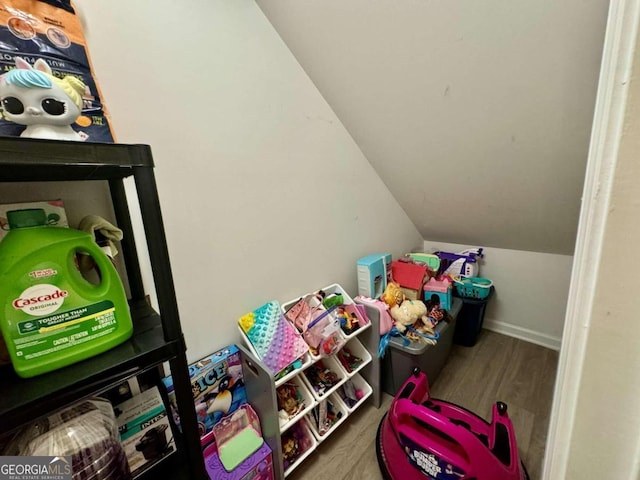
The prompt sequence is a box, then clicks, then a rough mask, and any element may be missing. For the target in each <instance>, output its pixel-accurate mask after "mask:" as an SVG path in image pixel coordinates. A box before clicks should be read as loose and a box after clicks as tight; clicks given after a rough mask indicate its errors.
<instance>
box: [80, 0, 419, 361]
mask: <svg viewBox="0 0 640 480" xmlns="http://www.w3.org/2000/svg"><path fill="white" fill-rule="evenodd" d="M76 7H78V10H79V12H80V15H81V16H82V17H83V19H84V20H83V21H84V25H85V34H86V36H87V39H88V43H89V49H90V53H91V56H92V59H93V64H94V68H95V73H96V75H97V77H98V80H99V82H100V84H101V87H102V93H103V96H104V99H105V103H106V105H107V108H108V109H109V110H110V112H111V116H112V121H113V125H114V126H115V131H116V134H117V136H118V140H119V141H120V142H124V143H148V144H150V145H151V146H152V149H153V153H154V158H155V161H156V165H157V170H156V176H157V180H158V188H159V192H160V196H161V204H162V205H161V206H162V209H163V214H164V220H165V226H166V231H167V237H168V243H169V251H170V256H171V263H172V268H173V273H174V277H175V278H174V280H175V284H176V291H177V296H178V303H179V308H180V313H181V318H182V322H183V328H184V330H185V336H186V341H187V345H188V347H189V351H188V356H189V358H190V359H191V360H194V359H196V358H198V357H200V356H202V355H204V354H206V353H209V352H210V351H212V350H213V349H215V348H219V347H222V346H224V345H225V344H228V343H231V342H235V341H238V340H239V335H238V334H237V328H236V321H237V319H238V318H239V317H240V316H241V315H243V314H244V313H246V312H248V311H250V310H253V309H255V308H257V307H259V306H260V305H262V304H263V303H265V302H267V301H269V300H272V299H275V300H280V301H287V300H290V299H292V298H294V297H296V296H297V295H300V294H302V293H304V292H307V291H310V290H315V289H318V288H321V287H323V286H325V285H328V284H331V283H334V282H337V283H340V284H342V285H343V286H344V287H345V288H346V289H347V290H348V291H351V292H354V291H355V290H356V275H355V262H356V260H357V259H358V258H359V257H360V256H363V255H366V254H368V253H371V252H374V251H390V252H392V253H394V254H395V255H399V254H402V253H404V252H405V251H408V250H410V249H412V248H416V247H419V246H421V244H422V237H421V236H420V234H419V233H418V231H417V230H416V228H415V227H414V226H413V224H412V223H411V222H410V221H409V219H408V217H407V215H406V214H405V213H404V211H403V210H402V209H401V208H400V207H399V205H398V204H397V202H396V201H395V200H394V199H393V197H392V196H391V194H390V193H389V191H388V190H387V188H386V187H385V186H384V184H383V183H382V182H381V180H380V179H379V178H378V176H377V175H376V173H375V172H374V171H373V169H372V168H371V166H370V165H369V163H368V162H367V160H366V159H365V157H364V156H363V154H362V153H361V151H360V149H359V148H358V146H357V145H356V144H355V143H354V141H353V140H352V139H351V137H350V136H349V134H348V133H347V131H346V130H345V128H344V127H343V125H342V124H341V122H340V121H339V120H338V118H337V117H336V115H335V114H334V113H333V111H332V110H331V108H329V106H328V105H327V103H326V102H325V101H324V100H323V98H322V97H321V95H320V94H319V93H318V91H317V90H316V88H315V87H314V85H313V84H312V82H311V81H310V80H309V78H308V77H307V76H306V74H305V73H304V71H303V70H302V68H301V67H300V66H299V65H298V63H297V62H296V60H295V59H294V58H293V56H292V54H291V53H290V52H289V50H288V49H287V47H286V46H285V45H284V44H283V42H282V41H281V40H280V38H279V37H278V35H277V34H276V32H275V31H274V30H273V28H272V26H271V25H270V23H269V22H268V21H267V20H266V19H265V17H264V16H263V14H262V12H261V11H260V10H259V8H258V7H257V6H256V5H255V3H254V2H253V1H252V0H219V1H214V2H194V1H189V2H187V1H185V2H180V3H179V4H178V3H176V2H172V1H169V0H154V1H151V0H140V1H136V2H130V1H125V0H116V1H110V2H90V1H80V0H78V1H77V2H76Z"/></svg>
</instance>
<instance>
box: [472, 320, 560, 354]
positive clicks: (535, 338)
mask: <svg viewBox="0 0 640 480" xmlns="http://www.w3.org/2000/svg"><path fill="white" fill-rule="evenodd" d="M482 328H486V329H487V330H491V331H492V332H496V333H502V334H503V335H508V336H510V337H515V338H519V339H520V340H524V341H525V342H529V343H535V344H536V345H540V346H542V347H546V348H550V349H552V350H556V351H560V344H561V343H562V338H559V337H552V336H551V335H547V334H546V333H540V332H536V331H534V330H529V329H528V328H523V327H519V326H517V325H512V324H510V323H505V322H498V321H496V320H487V319H485V320H484V322H483V324H482Z"/></svg>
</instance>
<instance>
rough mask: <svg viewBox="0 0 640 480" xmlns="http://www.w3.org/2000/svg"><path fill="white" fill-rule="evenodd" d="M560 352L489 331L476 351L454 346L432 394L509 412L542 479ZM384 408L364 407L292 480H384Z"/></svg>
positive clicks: (486, 410)
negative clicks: (380, 437)
mask: <svg viewBox="0 0 640 480" xmlns="http://www.w3.org/2000/svg"><path fill="white" fill-rule="evenodd" d="M557 363H558V352H556V351H554V350H549V349H547V348H544V347H540V346H538V345H534V344H532V343H528V342H524V341H522V340H518V339H516V338H512V337H508V336H505V335H500V334H498V333H494V332H490V331H487V330H483V331H482V332H481V334H480V335H479V337H478V342H477V343H476V345H475V346H474V347H462V346H458V345H454V346H453V348H452V351H451V354H450V356H449V358H448V360H447V363H446V365H445V366H444V368H443V370H442V372H441V373H440V376H439V377H438V378H437V380H436V381H435V382H433V384H432V385H431V394H432V396H433V397H435V398H440V399H443V400H447V401H450V402H454V403H457V404H459V405H461V406H463V407H465V408H467V409H469V410H471V411H473V412H475V413H476V414H478V415H480V416H482V417H484V418H485V419H486V420H489V419H490V416H491V408H492V405H493V403H494V402H496V401H497V400H501V401H503V402H505V403H506V404H507V405H508V407H509V410H508V411H509V416H510V417H511V420H512V422H513V424H514V427H515V430H516V438H517V440H518V447H519V449H520V455H521V458H522V460H523V461H524V463H525V465H526V467H527V470H528V471H529V475H530V477H531V480H539V479H540V476H541V472H542V462H543V457H544V450H545V445H546V437H547V430H548V424H549V415H550V412H551V402H552V398H553V389H554V383H555V376H556V368H557ZM391 398H392V397H391V396H390V395H387V394H383V396H382V405H381V406H380V408H379V409H377V408H375V407H373V406H371V405H370V404H367V405H364V406H363V407H361V408H360V409H359V410H356V412H355V413H354V414H353V415H352V417H350V418H349V419H347V420H346V421H345V422H344V423H343V424H342V425H341V426H340V427H339V428H338V430H336V431H335V432H334V433H333V434H332V435H331V436H330V437H328V438H327V439H326V440H325V441H324V442H323V443H322V444H320V445H319V447H318V449H317V450H316V451H315V452H313V453H312V454H311V455H310V456H309V457H308V458H307V459H306V460H305V461H304V463H302V464H301V465H300V466H299V467H298V468H297V469H296V470H295V471H294V472H293V473H292V474H291V475H289V476H288V477H287V479H288V480H289V479H291V480H307V479H309V480H324V479H326V480H343V479H344V480H351V479H367V480H369V479H370V480H379V479H382V475H381V474H380V470H379V468H378V463H377V460H376V449H375V439H376V431H377V428H378V424H379V423H380V420H381V418H382V417H383V416H384V414H385V413H386V411H387V409H388V408H389V404H390V402H391Z"/></svg>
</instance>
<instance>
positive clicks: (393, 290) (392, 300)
mask: <svg viewBox="0 0 640 480" xmlns="http://www.w3.org/2000/svg"><path fill="white" fill-rule="evenodd" d="M404 299H405V296H404V293H402V290H401V289H400V285H398V284H397V283H395V282H389V283H388V284H387V288H385V290H384V292H383V293H382V295H381V296H380V300H382V301H383V302H384V303H386V304H387V305H389V307H393V306H396V305H400V304H401V303H402V302H403V301H404Z"/></svg>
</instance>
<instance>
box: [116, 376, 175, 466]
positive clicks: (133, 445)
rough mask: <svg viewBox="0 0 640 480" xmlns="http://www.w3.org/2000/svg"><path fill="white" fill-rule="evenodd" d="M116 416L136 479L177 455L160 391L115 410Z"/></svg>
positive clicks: (148, 391) (136, 398) (148, 392)
mask: <svg viewBox="0 0 640 480" xmlns="http://www.w3.org/2000/svg"><path fill="white" fill-rule="evenodd" d="M114 412H115V414H116V422H117V424H118V431H119V433H120V440H121V441H122V447H123V448H124V451H125V453H126V455H127V460H128V461H129V468H130V470H131V474H132V476H133V477H135V476H137V475H138V474H140V473H142V472H143V471H144V470H146V469H147V468H149V467H150V466H151V465H153V464H154V463H157V462H158V461H159V460H160V459H162V458H164V457H166V456H167V455H169V454H170V453H172V452H173V451H175V442H174V441H173V434H172V432H171V426H170V425H169V417H168V416H167V410H166V408H165V406H164V402H163V401H162V397H161V396H160V392H159V391H158V387H152V388H150V389H149V390H145V391H144V392H142V393H140V394H138V395H136V396H134V397H132V398H130V399H129V400H125V401H124V402H122V403H120V404H118V405H116V406H114Z"/></svg>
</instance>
